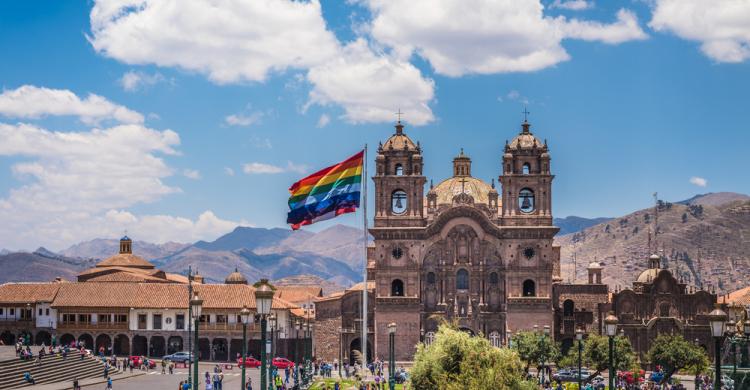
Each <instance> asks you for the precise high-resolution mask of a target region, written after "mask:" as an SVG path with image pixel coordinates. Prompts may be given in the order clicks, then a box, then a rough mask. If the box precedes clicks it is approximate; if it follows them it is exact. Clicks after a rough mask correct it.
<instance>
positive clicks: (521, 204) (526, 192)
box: [518, 188, 535, 213]
mask: <svg viewBox="0 0 750 390" xmlns="http://www.w3.org/2000/svg"><path fill="white" fill-rule="evenodd" d="M518 208H519V209H520V210H521V212H522V213H530V212H533V211H534V208H535V204H534V191H532V190H531V189H529V188H524V189H522V190H521V191H520V192H519V193H518Z"/></svg>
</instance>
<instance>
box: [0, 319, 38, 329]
mask: <svg viewBox="0 0 750 390" xmlns="http://www.w3.org/2000/svg"><path fill="white" fill-rule="evenodd" d="M0 326H2V327H8V328H36V321H34V320H33V319H32V320H0Z"/></svg>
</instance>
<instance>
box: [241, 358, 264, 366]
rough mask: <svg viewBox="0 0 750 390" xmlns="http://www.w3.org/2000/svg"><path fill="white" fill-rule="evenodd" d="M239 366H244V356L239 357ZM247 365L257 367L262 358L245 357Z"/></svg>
mask: <svg viewBox="0 0 750 390" xmlns="http://www.w3.org/2000/svg"><path fill="white" fill-rule="evenodd" d="M237 367H242V358H238V359H237ZM245 367H249V368H257V367H260V360H258V359H256V358H252V357H246V358H245Z"/></svg>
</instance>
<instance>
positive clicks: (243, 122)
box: [224, 111, 263, 126]
mask: <svg viewBox="0 0 750 390" xmlns="http://www.w3.org/2000/svg"><path fill="white" fill-rule="evenodd" d="M262 118H263V113H262V112H260V111H255V112H250V113H237V114H232V115H227V116H226V117H225V118H224V122H225V123H226V124H227V125H229V126H251V125H254V124H256V123H259V122H260V120H261V119H262Z"/></svg>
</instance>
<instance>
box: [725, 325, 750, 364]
mask: <svg viewBox="0 0 750 390" xmlns="http://www.w3.org/2000/svg"><path fill="white" fill-rule="evenodd" d="M744 314H745V317H746V318H747V317H748V316H747V314H748V313H747V312H744ZM738 326H741V327H742V331H737V327H738ZM726 334H727V337H728V339H729V342H730V343H731V345H732V376H734V375H736V374H737V344H740V345H741V346H742V347H746V346H747V342H748V341H750V319H746V320H745V322H742V319H739V320H738V321H737V322H736V323H735V322H734V321H731V320H730V321H729V322H727V330H726Z"/></svg>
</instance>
